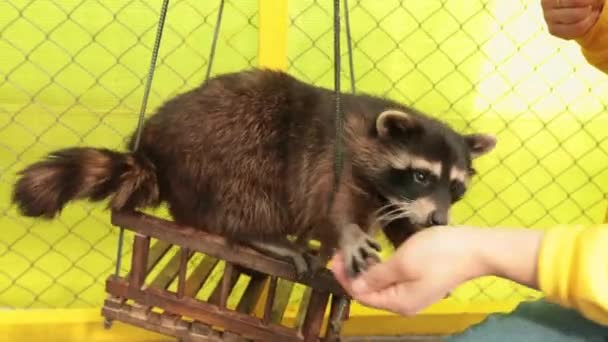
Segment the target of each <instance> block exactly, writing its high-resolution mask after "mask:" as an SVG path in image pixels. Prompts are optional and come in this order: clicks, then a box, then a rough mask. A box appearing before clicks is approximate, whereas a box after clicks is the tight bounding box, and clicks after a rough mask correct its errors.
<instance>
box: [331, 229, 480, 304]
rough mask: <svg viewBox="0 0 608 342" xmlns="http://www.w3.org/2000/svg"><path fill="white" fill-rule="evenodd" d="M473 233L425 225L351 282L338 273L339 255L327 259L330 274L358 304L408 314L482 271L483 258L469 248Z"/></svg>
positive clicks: (341, 271)
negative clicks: (389, 256)
mask: <svg viewBox="0 0 608 342" xmlns="http://www.w3.org/2000/svg"><path fill="white" fill-rule="evenodd" d="M478 233H479V230H478V229H468V228H442V227H433V228H428V229H425V230H423V231H420V232H418V233H416V234H414V235H413V236H412V237H411V238H410V239H408V240H407V241H406V242H404V244H403V245H401V246H400V247H399V248H398V249H397V250H396V251H395V254H394V255H393V256H392V257H391V258H390V259H389V260H387V261H385V262H383V263H380V264H376V265H374V266H372V267H370V268H369V269H368V270H367V271H366V272H364V273H362V274H361V275H360V276H359V277H358V278H356V279H354V280H351V279H350V278H349V277H348V276H347V275H346V274H345V272H344V258H343V256H342V254H336V255H335V256H334V258H333V259H332V263H331V265H332V267H331V268H332V272H333V273H334V275H335V277H336V279H337V280H338V282H339V283H340V284H341V285H342V286H343V287H344V289H345V290H346V291H347V292H349V293H350V294H351V296H352V297H353V298H354V299H355V300H357V301H359V302H360V303H362V304H364V305H367V306H371V307H375V308H379V309H384V310H388V311H392V312H395V313H398V314H402V315H413V314H416V313H417V312H418V311H420V310H421V309H424V308H425V307H426V306H428V305H430V304H432V303H434V302H436V301H438V300H441V299H443V298H445V297H446V295H447V294H449V292H450V291H451V290H452V289H453V288H455V287H456V286H458V285H459V284H461V283H462V282H464V281H467V280H469V279H471V278H474V277H476V276H478V275H480V274H483V273H484V272H485V269H484V264H483V262H482V261H483V258H482V257H480V256H479V255H477V253H476V252H475V248H474V247H475V246H476V244H477V241H478V237H477V236H478V235H479V234H478Z"/></svg>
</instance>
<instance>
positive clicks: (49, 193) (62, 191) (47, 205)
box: [12, 148, 160, 218]
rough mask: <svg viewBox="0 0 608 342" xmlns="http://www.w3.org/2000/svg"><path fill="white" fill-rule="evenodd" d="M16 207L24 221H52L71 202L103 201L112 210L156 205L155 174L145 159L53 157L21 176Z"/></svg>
mask: <svg viewBox="0 0 608 342" xmlns="http://www.w3.org/2000/svg"><path fill="white" fill-rule="evenodd" d="M19 175H20V178H19V179H18V181H17V183H16V184H15V187H14V189H13V197H12V200H13V203H15V204H16V205H17V206H18V208H19V210H20V211H21V213H22V214H23V215H24V216H30V217H45V218H53V217H54V216H55V215H57V214H58V213H59V212H60V211H61V209H63V207H64V206H65V205H66V204H67V203H68V202H70V201H72V200H75V199H88V200H91V201H101V200H104V199H106V198H108V197H110V196H112V199H111V201H110V206H111V207H112V208H113V209H133V208H136V207H143V206H148V205H157V204H158V203H159V201H160V199H159V190H158V182H157V178H156V169H155V167H154V165H153V164H152V163H151V162H150V161H149V160H148V159H147V158H146V157H144V156H142V155H140V154H137V153H120V152H115V151H111V150H108V149H97V148H68V149H63V150H59V151H55V152H52V153H51V154H49V155H48V156H47V157H46V158H45V159H44V160H41V161H39V162H37V163H34V164H31V165H29V166H28V167H26V168H25V169H23V170H22V171H21V172H20V173H19Z"/></svg>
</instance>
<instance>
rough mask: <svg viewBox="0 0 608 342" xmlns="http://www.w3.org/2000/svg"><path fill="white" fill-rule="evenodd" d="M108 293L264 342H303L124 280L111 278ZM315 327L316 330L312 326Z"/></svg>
mask: <svg viewBox="0 0 608 342" xmlns="http://www.w3.org/2000/svg"><path fill="white" fill-rule="evenodd" d="M106 289H107V290H108V292H110V293H112V294H114V295H116V296H121V297H127V298H131V299H133V300H134V301H136V302H142V301H145V302H146V304H148V305H151V306H156V307H160V308H163V309H165V310H167V311H168V312H180V314H182V315H184V316H188V317H191V318H193V319H195V320H197V321H199V322H205V323H206V324H209V325H218V326H222V327H223V328H225V329H226V330H228V331H231V332H234V333H236V334H239V335H242V336H246V337H247V338H254V339H258V340H262V341H301V340H302V339H301V336H300V335H299V334H298V333H297V332H296V331H294V330H292V329H288V328H286V327H283V326H280V325H275V324H269V325H265V324H263V323H262V322H260V321H259V320H258V319H256V318H255V317H251V316H248V315H245V314H242V313H239V312H235V311H227V310H222V309H220V308H218V307H217V306H215V305H212V304H209V303H205V302H201V301H198V300H195V299H193V298H188V297H184V298H177V297H176V296H174V295H172V294H170V293H167V292H166V291H164V290H160V289H157V288H152V287H148V288H145V289H141V288H134V287H132V286H129V282H128V281H127V280H125V279H121V278H114V277H112V278H109V279H108V281H107V282H106ZM313 327H314V326H313Z"/></svg>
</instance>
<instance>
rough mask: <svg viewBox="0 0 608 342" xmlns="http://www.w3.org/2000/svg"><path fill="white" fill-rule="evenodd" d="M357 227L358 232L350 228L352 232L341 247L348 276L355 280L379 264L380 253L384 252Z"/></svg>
mask: <svg viewBox="0 0 608 342" xmlns="http://www.w3.org/2000/svg"><path fill="white" fill-rule="evenodd" d="M353 226H355V225H353ZM355 227H356V228H357V230H354V228H352V229H350V228H349V230H350V232H348V234H347V235H346V239H345V240H344V242H343V244H342V246H341V249H342V253H343V254H344V260H345V261H346V265H345V266H346V274H347V275H348V276H349V277H350V278H355V277H356V276H357V275H358V274H359V273H361V272H364V271H365V270H366V269H367V268H369V267H370V266H372V265H373V264H375V263H379V262H380V256H378V253H379V252H380V251H381V250H382V248H381V247H380V244H378V242H376V241H375V240H374V238H372V237H371V236H369V235H367V234H366V233H364V232H363V231H362V230H361V229H360V228H359V227H358V226H355Z"/></svg>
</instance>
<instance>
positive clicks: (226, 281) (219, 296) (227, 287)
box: [207, 263, 241, 308]
mask: <svg viewBox="0 0 608 342" xmlns="http://www.w3.org/2000/svg"><path fill="white" fill-rule="evenodd" d="M240 275H241V272H240V270H238V269H235V267H234V266H232V264H230V263H226V265H225V267H224V272H223V275H222V281H220V282H218V283H217V285H216V286H215V288H214V289H213V292H212V293H211V295H210V296H209V299H208V300H207V302H209V303H211V304H215V305H219V306H220V307H222V308H225V307H226V300H227V299H228V296H229V295H230V292H231V291H232V288H233V287H234V285H235V284H236V282H237V281H238V279H239V276H240Z"/></svg>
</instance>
